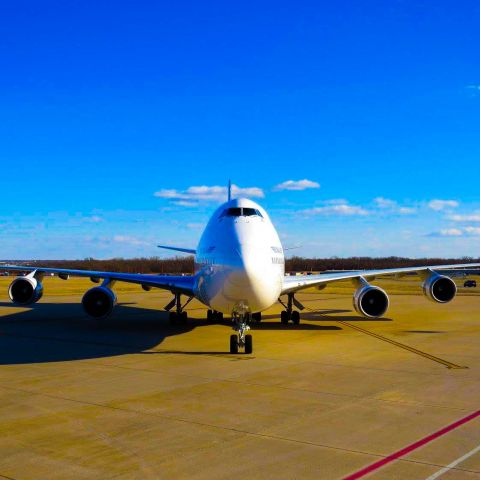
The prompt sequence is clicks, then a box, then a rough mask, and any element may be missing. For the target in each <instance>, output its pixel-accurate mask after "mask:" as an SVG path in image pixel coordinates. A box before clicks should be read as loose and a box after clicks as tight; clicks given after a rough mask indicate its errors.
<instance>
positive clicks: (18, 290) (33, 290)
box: [8, 277, 43, 305]
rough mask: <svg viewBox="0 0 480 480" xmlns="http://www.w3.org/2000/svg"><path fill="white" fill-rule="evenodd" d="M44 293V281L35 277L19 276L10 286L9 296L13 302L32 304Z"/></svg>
mask: <svg viewBox="0 0 480 480" xmlns="http://www.w3.org/2000/svg"><path fill="white" fill-rule="evenodd" d="M42 295H43V285H42V282H40V281H39V280H37V279H36V278H35V277H17V278H16V279H15V280H14V281H13V282H12V283H11V284H10V287H8V296H9V297H10V300H12V302H13V303H18V304H19V305H30V304H31V303H35V302H38V300H40V299H41V298H42Z"/></svg>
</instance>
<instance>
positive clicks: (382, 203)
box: [373, 197, 397, 208]
mask: <svg viewBox="0 0 480 480" xmlns="http://www.w3.org/2000/svg"><path fill="white" fill-rule="evenodd" d="M373 201H374V202H375V204H376V205H377V207H379V208H396V206H397V202H396V201H395V200H390V199H389V198H384V197H377V198H374V199H373Z"/></svg>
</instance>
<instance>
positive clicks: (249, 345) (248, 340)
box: [245, 335, 253, 354]
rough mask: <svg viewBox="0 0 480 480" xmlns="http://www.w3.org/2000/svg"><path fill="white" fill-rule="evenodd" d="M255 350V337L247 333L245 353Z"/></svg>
mask: <svg viewBox="0 0 480 480" xmlns="http://www.w3.org/2000/svg"><path fill="white" fill-rule="evenodd" d="M252 352H253V339H252V336H251V335H245V353H247V354H249V353H252Z"/></svg>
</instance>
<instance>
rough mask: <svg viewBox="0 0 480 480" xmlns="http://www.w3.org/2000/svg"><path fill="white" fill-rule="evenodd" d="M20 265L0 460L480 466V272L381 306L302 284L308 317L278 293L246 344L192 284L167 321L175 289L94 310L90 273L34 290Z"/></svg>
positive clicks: (5, 327)
mask: <svg viewBox="0 0 480 480" xmlns="http://www.w3.org/2000/svg"><path fill="white" fill-rule="evenodd" d="M10 281H11V280H9V279H5V278H2V279H0V288H1V290H0V425H1V427H0V428H1V435H0V478H7V479H15V480H24V479H49V480H53V479H97V478H98V479H184V478H185V479H210V480H211V479H224V478H248V479H271V478H275V479H347V478H348V479H351V480H352V479H355V478H368V479H425V480H427V479H428V480H433V479H434V478H440V479H442V480H452V479H462V480H463V479H465V480H467V479H480V447H479V445H480V290H479V289H472V291H469V292H468V294H467V292H466V291H465V292H464V291H461V292H460V294H459V295H458V296H457V298H456V299H455V300H454V301H453V302H451V303H449V304H447V305H439V304H435V303H432V302H429V301H428V300H427V299H426V298H424V297H423V295H421V293H420V289H418V294H413V293H412V292H413V290H412V289H402V288H400V289H394V292H397V293H394V294H393V295H391V307H390V310H389V311H388V312H387V316H386V318H382V319H379V320H365V319H363V318H361V317H359V316H358V315H357V314H356V312H355V311H354V310H353V308H352V295H351V292H348V291H346V290H345V291H343V290H329V289H330V287H327V289H325V290H324V291H321V292H317V291H311V292H310V291H309V292H307V293H302V294H299V295H298V299H299V300H300V301H301V302H302V303H303V304H304V305H305V306H306V307H307V309H306V310H305V311H304V312H303V313H302V323H301V324H300V325H299V326H293V325H288V326H285V325H282V324H281V323H280V321H279V312H280V310H281V308H282V307H281V306H280V305H275V306H274V307H272V309H270V310H269V311H267V312H265V313H264V315H263V320H262V322H261V323H260V324H259V325H255V326H254V327H253V329H252V334H253V337H254V353H253V355H242V354H239V355H231V354H229V353H228V348H229V342H228V341H229V335H230V333H231V330H230V326H229V324H228V322H225V323H223V324H212V323H208V322H207V321H206V319H205V318H206V309H205V307H204V306H202V305H201V304H200V303H198V302H195V301H194V302H191V303H190V304H189V308H188V313H189V316H190V317H191V319H190V320H189V321H188V323H187V324H186V325H184V326H177V327H172V326H170V325H169V323H168V320H167V316H166V314H165V312H163V311H162V308H163V307H164V305H165V304H166V303H168V302H169V300H170V298H171V295H170V294H169V293H168V292H163V291H151V292H143V291H142V290H141V289H140V288H139V287H132V288H130V289H125V290H124V291H121V290H120V291H119V294H118V296H119V304H118V305H117V307H116V308H115V310H114V314H113V315H112V317H111V318H110V319H108V320H107V321H105V322H102V323H101V324H100V325H98V324H96V323H95V322H93V321H92V320H90V319H88V318H87V317H86V315H85V314H84V312H83V310H82V307H81V304H80V300H81V296H82V293H83V292H84V291H85V289H86V288H89V287H90V286H91V285H92V284H89V283H87V281H86V280H73V282H76V283H70V282H72V281H70V280H69V281H68V282H63V283H61V282H62V281H61V280H58V279H46V280H45V296H44V297H43V298H42V300H41V301H40V302H39V303H38V304H36V305H34V306H33V307H26V308H19V307H16V306H13V305H12V304H11V303H10V302H8V301H7V294H6V287H7V285H8V283H9V282H10ZM375 283H378V284H379V285H380V282H375ZM57 284H58V285H57ZM60 284H61V285H60ZM49 285H55V286H56V287H55V288H54V289H52V290H53V294H50V295H49ZM63 285H65V286H68V288H69V290H68V291H67V294H64V295H59V294H58V293H59V291H60V289H59V288H57V286H62V287H63ZM351 290H352V291H353V289H351ZM387 291H388V288H387Z"/></svg>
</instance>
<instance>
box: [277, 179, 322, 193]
mask: <svg viewBox="0 0 480 480" xmlns="http://www.w3.org/2000/svg"><path fill="white" fill-rule="evenodd" d="M307 188H320V184H319V183H317V182H312V180H307V179H306V178H305V179H303V180H287V181H285V182H282V183H280V184H278V185H277V186H276V187H275V188H274V190H296V191H298V190H306V189H307Z"/></svg>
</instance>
